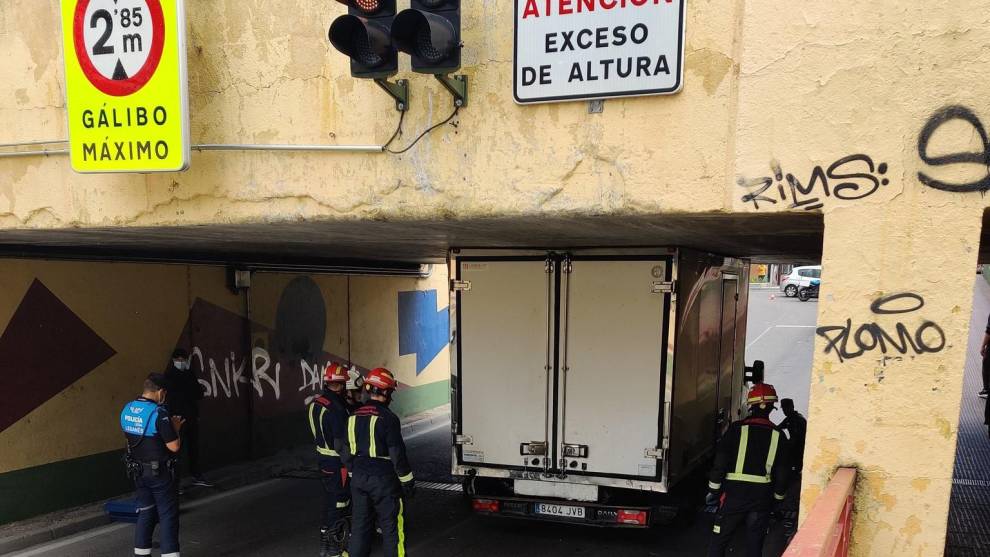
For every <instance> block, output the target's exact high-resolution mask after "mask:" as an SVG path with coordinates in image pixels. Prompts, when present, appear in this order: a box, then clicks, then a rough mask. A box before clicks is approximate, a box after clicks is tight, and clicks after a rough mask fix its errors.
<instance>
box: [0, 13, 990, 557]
mask: <svg viewBox="0 0 990 557" xmlns="http://www.w3.org/2000/svg"><path fill="white" fill-rule="evenodd" d="M688 4H689V16H688V20H687V29H688V31H687V38H688V39H687V46H688V50H687V59H686V83H685V88H684V90H683V92H681V93H680V94H679V95H676V96H673V97H664V98H643V99H630V100H614V101H608V102H607V103H606V106H605V111H604V113H603V114H600V115H589V114H587V108H586V106H585V105H584V104H583V103H572V104H561V105H546V106H536V107H518V106H516V105H514V104H513V103H512V101H511V72H512V70H511V68H512V60H511V56H512V50H511V48H512V47H511V36H512V34H511V26H512V14H511V9H512V5H511V2H495V1H490V0H484V1H477V2H470V3H465V43H466V47H465V53H464V60H465V68H464V73H466V74H468V75H469V76H470V77H471V80H472V101H471V102H472V104H471V106H470V107H469V108H468V109H466V110H465V111H463V113H462V114H461V115H460V117H459V119H458V122H457V124H458V125H457V127H453V126H446V127H444V128H443V129H442V130H441V131H438V132H437V133H436V134H434V135H432V136H430V137H429V138H427V139H426V140H424V142H423V143H422V144H421V145H419V146H417V148H416V149H415V150H413V151H411V152H410V153H409V154H407V155H404V156H401V157H393V156H386V155H382V156H376V155H342V156H335V155H304V154H284V153H283V154H266V153H246V154H236V153H210V154H194V156H193V162H192V169H191V170H190V171H189V172H187V173H183V174H176V175H164V176H163V175H156V176H137V175H134V176H112V177H108V176H99V177H83V176H77V175H74V174H72V173H71V171H70V170H69V169H68V161H67V160H66V159H64V158H57V157H54V158H47V159H46V158H39V159H18V160H3V161H0V226H3V227H39V228H45V227H56V226H69V225H73V226H89V225H132V224H133V225H160V224H198V223H214V222H220V223H227V222H247V221H266V220H284V219H289V220H296V219H310V220H318V219H350V218H358V219H368V218H413V219H415V218H438V217H444V218H446V217H470V216H484V215H499V216H504V215H513V214H521V213H529V214H534V213H535V214H539V213H562V212H569V213H574V214H588V213H600V212H615V213H633V212H645V213H656V214H659V213H667V212H678V211H684V212H708V211H734V212H762V211H804V210H807V209H812V210H816V211H822V212H824V213H825V223H826V240H825V246H824V254H825V255H824V260H823V265H824V268H825V287H824V291H823V293H822V294H823V297H822V299H821V302H820V319H819V321H820V325H822V326H824V327H826V329H823V330H822V333H823V334H822V336H820V337H819V339H818V344H817V346H816V350H817V354H816V359H815V364H814V370H813V386H812V392H811V415H810V418H811V431H810V434H809V448H808V459H807V462H808V468H807V470H806V476H805V495H804V503H805V504H804V508H805V509H808V508H809V506H810V504H811V503H813V502H814V500H815V499H816V497H817V495H818V494H819V493H820V491H821V489H822V488H823V486H824V485H825V483H826V482H827V479H828V477H829V476H830V474H831V472H832V470H833V469H834V468H835V466H838V465H855V466H858V467H859V468H860V470H861V472H862V475H861V481H860V484H859V487H858V492H857V495H858V498H857V502H858V505H859V511H858V513H857V515H856V526H855V530H854V550H855V553H856V554H858V555H932V554H938V553H940V552H941V549H942V546H943V539H944V531H945V520H946V508H947V504H948V493H949V485H950V480H951V470H952V466H951V459H952V455H953V448H954V444H955V433H956V429H955V423H956V417H957V415H958V406H959V395H960V389H961V370H962V363H963V351H964V349H965V346H964V344H965V338H966V335H965V334H964V329H965V327H966V325H967V323H968V319H969V313H970V309H969V300H968V293H969V290H968V288H960V285H962V284H968V280H969V279H970V278H971V273H972V270H973V267H974V265H975V262H976V252H977V247H978V242H979V227H980V218H981V216H982V214H983V211H984V208H985V206H986V201H985V199H984V198H983V197H982V196H980V195H979V194H978V193H975V192H976V191H986V189H987V186H988V185H990V184H985V183H978V184H975V185H974V187H972V188H970V189H971V190H973V191H970V192H969V193H960V192H947V191H942V190H939V189H935V188H932V187H930V186H928V185H926V184H925V183H923V181H922V180H921V179H920V178H919V175H918V173H919V171H921V172H925V173H926V174H929V175H932V176H936V177H937V178H938V179H939V180H941V181H943V182H949V183H955V184H959V183H965V182H972V181H977V180H981V179H984V178H986V176H987V172H986V160H987V156H986V152H987V146H986V145H985V143H986V140H985V139H984V138H982V137H981V133H980V131H982V130H983V124H982V123H980V124H979V128H977V127H976V122H975V119H971V121H969V122H968V123H967V122H964V121H961V120H954V121H948V122H945V123H944V124H943V125H941V126H940V127H939V128H938V130H937V131H936V132H935V133H934V134H933V135H932V136H931V137H930V142H929V144H930V150H929V154H931V155H947V154H952V153H964V152H972V153H975V155H974V156H973V157H971V159H972V160H973V161H974V162H977V163H982V164H971V165H959V164H955V165H950V166H941V167H937V168H935V167H932V166H931V165H928V164H924V163H923V161H922V156H921V155H920V154H919V149H918V141H919V136H920V135H921V134H922V130H923V129H924V128H925V126H926V124H927V123H928V122H930V121H933V120H932V118H935V120H934V122H935V123H939V122H943V120H944V116H945V115H944V114H943V115H942V119H939V118H940V117H939V116H938V114H939V113H938V111H939V110H940V109H941V108H943V107H945V106H947V105H961V106H966V107H968V108H969V109H971V110H972V112H973V114H974V115H975V118H979V119H982V120H983V121H984V122H986V121H990V103H988V102H987V101H986V95H985V91H984V86H983V84H984V82H985V78H984V76H985V75H987V73H988V71H987V70H988V69H990V53H988V51H987V49H986V46H985V45H987V44H990V31H988V29H990V26H988V25H987V23H988V21H987V19H988V18H990V15H987V14H990V10H988V9H987V8H988V7H990V2H987V1H985V0H956V1H953V2H947V1H943V2H934V3H932V2H929V3H909V2H903V1H897V0H879V1H874V2H865V3H864V2H857V1H854V0H834V1H832V2H825V3H823V2H818V3H811V2H797V3H794V2H791V3H788V4H787V6H786V8H784V7H782V4H781V3H780V2H773V1H771V0H749V1H747V2H742V1H741V0H736V1H732V2H724V1H723V2H715V1H704V0H697V1H694V0H692V1H691V2H689V3H688ZM339 13H342V7H341V6H339V5H338V4H337V3H334V2H295V1H291V0H267V1H261V0H247V1H244V0H225V1H218V2H212V3H195V2H189V30H190V42H189V56H190V94H191V102H192V124H193V137H194V141H196V142H207V141H209V142H285V143H289V142H305V143H314V142H328V143H335V142H339V143H369V142H375V141H382V140H384V139H385V138H387V137H388V136H389V135H390V134H391V131H392V129H393V126H394V122H395V119H396V114H395V113H394V111H393V110H392V109H391V102H390V101H389V100H388V99H387V98H385V97H384V96H383V95H382V94H381V93H379V92H378V91H377V89H376V88H375V86H374V85H372V84H370V83H367V82H360V81H355V80H352V79H351V78H350V77H349V76H348V73H347V69H346V61H345V60H344V59H343V58H342V57H341V56H338V55H336V54H332V53H331V52H330V49H329V46H328V45H327V43H326V40H325V30H326V28H327V26H328V25H329V23H330V21H331V20H332V19H333V17H335V16H336V15H337V14H339ZM56 22H57V1H56V0H43V1H39V0H9V1H7V2H5V3H4V4H3V6H2V7H0V52H4V53H5V55H4V56H3V57H2V59H0V73H2V74H3V75H5V76H7V77H8V79H7V80H4V81H3V82H0V122H2V123H3V124H4V125H3V126H0V142H6V141H14V140H27V139H40V138H44V139H47V138H57V137H64V131H65V122H64V109H63V106H62V104H63V101H62V85H61V59H60V56H61V54H60V48H59V45H58V43H57V41H54V40H53V39H52V37H54V36H56V32H55V29H56V25H57V23H56ZM403 77H410V75H409V74H408V72H404V73H403ZM413 77H414V79H413V86H414V89H413V95H414V97H413V99H414V100H413V107H412V110H411V111H410V113H409V117H408V118H407V124H406V134H405V137H404V138H403V139H404V140H408V139H410V138H411V137H412V136H414V135H415V132H416V131H418V130H420V129H423V128H424V127H425V126H426V125H428V124H429V123H431V122H435V121H438V120H439V119H441V118H442V117H444V116H446V114H447V112H448V109H449V106H450V104H449V103H450V101H449V98H448V97H447V95H446V94H445V93H443V92H442V91H441V89H440V87H439V85H436V84H434V83H433V82H431V81H430V80H428V79H424V78H423V77H421V76H413ZM403 143H404V141H403ZM849 157H851V158H849ZM778 168H779V169H780V179H779V180H778V179H776V177H775V169H778ZM788 173H789V174H791V175H793V179H788V177H787V174H788ZM739 180H741V182H742V185H739V183H738V181H739ZM792 181H793V182H794V184H795V189H794V190H791V182H792ZM826 182H827V184H828V186H827V189H826V185H825V184H826ZM778 183H780V184H781V185H780V187H778V185H777V184H778ZM798 183H799V184H800V189H798ZM764 186H766V189H765V190H763V189H761V188H763V187H764ZM795 191H797V193H798V195H796V196H795V194H794V193H793V192H795ZM745 196H748V197H745ZM795 197H797V199H795ZM792 205H793V206H792ZM369 280H370V279H369ZM351 286H352V288H354V287H355V286H356V285H355V283H354V282H352V285H351ZM898 294H909V296H908V297H901V298H899V299H897V300H895V301H894V302H890V303H888V304H882V303H881V304H879V306H880V307H879V309H880V312H879V313H878V312H876V311H873V310H871V307H870V306H871V304H873V303H874V302H876V301H877V300H882V298H884V297H889V296H892V295H898ZM353 295H354V296H357V297H361V296H363V294H362V286H357V287H356V288H354V294H353ZM922 299H923V300H924V306H923V307H918V308H917V309H915V310H913V311H907V310H910V309H911V308H913V307H915V306H919V305H920V301H921V300H922ZM390 303H391V302H389V304H390ZM891 304H893V305H891ZM438 305H443V302H442V301H440V302H438ZM362 307H369V308H370V307H375V308H377V309H376V310H373V311H370V312H369V313H367V314H363V315H358V314H354V313H351V318H352V320H353V321H354V322H355V324H356V325H355V326H356V327H370V326H372V325H373V324H374V322H375V319H378V318H380V312H381V311H387V310H388V308H387V307H386V305H385V304H384V302H382V304H381V305H380V306H378V305H376V304H373V303H372V304H368V305H366V306H362ZM420 307H422V306H420ZM884 311H887V313H884ZM890 311H900V313H889V312H890ZM386 319H392V318H391V317H387V318H386ZM847 319H848V320H849V321H848V322H847ZM927 322H931V323H934V324H935V326H936V327H937V328H936V327H933V326H932V325H925V323H927ZM847 323H849V325H847ZM864 323H866V324H872V323H876V327H874V326H872V325H870V326H869V327H867V328H866V329H863V330H864V331H865V332H864V333H862V335H863V336H862V337H860V340H861V343H862V344H863V345H864V348H860V346H859V345H858V343H857V339H856V336H855V334H856V332H857V331H858V330H860V325H861V324H864ZM898 324H901V325H902V326H903V330H904V331H907V333H905V334H907V335H908V337H902V336H901V333H899V329H898ZM389 326H391V325H389ZM832 327H835V328H832ZM846 327H850V329H849V331H848V332H846ZM922 327H923V329H922V331H921V335H920V336H919V335H918V334H917V333H918V330H919V328H922ZM880 329H882V330H883V331H885V332H886V333H887V334H889V335H890V338H891V340H886V339H885V338H884V339H883V341H884V342H886V343H887V354H886V355H887V356H892V357H894V358H893V359H884V358H883V353H882V352H881V350H880V348H879V342H880V339H881V338H882V337H883V335H882V334H881V332H880ZM939 333H941V334H939ZM943 336H944V339H945V343H944V346H941V340H940V339H941V338H942V337H943ZM833 341H834V342H833ZM334 342H336V341H334ZM874 342H876V343H877V344H878V346H877V347H872V343H874ZM895 342H896V343H899V344H900V345H901V346H902V347H903V353H901V352H902V350H898V349H897V348H896V347H894V346H893V343H895ZM906 343H913V345H911V344H906ZM926 347H927V348H926ZM352 350H354V351H355V353H358V352H364V353H366V354H369V355H375V354H378V353H379V351H380V350H381V348H380V347H377V346H374V345H371V344H369V345H362V344H361V342H356V343H355V342H352ZM840 356H841V358H840ZM441 357H442V356H441ZM389 358H390V360H389V361H393V359H394V358H396V357H395V356H394V355H393V356H389ZM402 358H406V359H409V358H413V357H412V356H402ZM898 358H900V359H898ZM398 361H399V362H400V363H401V362H403V361H404V360H402V359H401V358H400V359H399V360H398ZM431 365H437V364H435V363H434V364H431ZM419 371H420V372H421V374H423V375H425V376H427V377H431V378H432V377H433V374H434V371H433V370H432V369H431V368H430V367H427V368H426V369H425V370H419ZM403 377H407V378H412V377H415V373H413V374H412V375H410V372H409V371H403V370H400V379H402V378H403ZM403 380H406V379H403Z"/></svg>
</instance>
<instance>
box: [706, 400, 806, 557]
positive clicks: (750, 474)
mask: <svg viewBox="0 0 990 557" xmlns="http://www.w3.org/2000/svg"><path fill="white" fill-rule="evenodd" d="M776 402H777V391H776V390H775V389H774V388H773V385H768V384H765V383H760V384H757V385H754V386H753V388H752V390H750V391H749V395H748V396H747V404H749V407H750V414H749V417H747V418H746V419H745V420H741V421H738V422H735V423H733V424H732V425H731V426H730V427H729V430H728V431H726V432H725V435H724V436H723V437H722V439H721V440H720V441H719V444H718V449H717V451H716V455H715V463H714V465H713V466H712V470H711V474H709V476H708V480H709V481H708V489H709V493H708V498H707V503H708V504H709V505H718V510H717V514H716V516H715V525H714V527H713V528H712V533H713V535H712V541H711V545H710V546H709V549H708V555H709V557H723V556H724V555H725V551H726V549H727V548H728V546H729V543H731V541H732V534H733V533H734V532H735V531H736V529H738V528H739V527H740V526H744V527H745V528H746V556H747V557H760V556H761V555H762V554H763V541H764V539H765V538H766V536H767V530H768V528H769V524H770V512H771V510H773V507H774V505H775V504H777V503H779V502H780V501H783V500H784V497H785V495H786V493H787V484H788V476H789V473H790V469H791V465H790V448H789V447H788V444H787V438H786V437H785V436H784V434H783V433H782V432H781V431H780V430H779V429H778V428H777V426H775V425H774V424H773V422H771V421H770V413H771V412H772V411H773V408H774V404H775V403H776Z"/></svg>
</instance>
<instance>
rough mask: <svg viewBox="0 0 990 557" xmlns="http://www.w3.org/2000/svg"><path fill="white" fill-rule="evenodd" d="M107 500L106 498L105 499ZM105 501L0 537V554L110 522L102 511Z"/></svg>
mask: <svg viewBox="0 0 990 557" xmlns="http://www.w3.org/2000/svg"><path fill="white" fill-rule="evenodd" d="M109 500H110V499H107V501H109ZM105 502H106V501H100V502H99V503H98V506H97V508H96V509H92V508H91V509H90V510H88V511H86V512H83V513H81V514H80V515H79V516H76V517H72V518H69V519H61V520H53V521H52V522H50V523H48V524H46V525H45V526H43V527H40V528H35V529H32V530H30V531H27V532H24V533H22V534H14V535H12V536H7V537H5V538H3V539H0V555H6V554H8V553H13V552H14V551H20V550H22V549H28V548H30V547H34V546H36V545H41V544H43V543H48V542H52V541H55V540H57V539H59V538H65V537H68V536H71V535H73V534H78V533H79V532H85V531H86V530H92V529H94V528H99V527H100V526H106V525H108V524H110V523H111V522H110V517H109V516H107V515H106V513H104V512H103V503H105ZM87 507H92V505H87Z"/></svg>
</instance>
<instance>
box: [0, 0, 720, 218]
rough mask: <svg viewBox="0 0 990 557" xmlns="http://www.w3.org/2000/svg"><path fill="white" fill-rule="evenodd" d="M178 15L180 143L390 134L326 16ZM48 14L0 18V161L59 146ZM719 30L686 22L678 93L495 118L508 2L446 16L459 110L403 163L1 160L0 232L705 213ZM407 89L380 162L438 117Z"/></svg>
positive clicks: (278, 157)
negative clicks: (184, 109) (73, 166)
mask: <svg viewBox="0 0 990 557" xmlns="http://www.w3.org/2000/svg"><path fill="white" fill-rule="evenodd" d="M186 4H187V12H188V21H189V23H188V30H189V39H188V51H189V83H190V85H189V87H190V91H189V96H190V104H191V121H192V124H191V125H192V137H193V142H194V143H342V144H346V143H352V144H353V143H359V144H369V143H381V142H384V141H385V140H386V139H388V137H389V136H390V135H391V134H392V132H393V130H394V129H395V125H396V123H397V120H398V113H397V112H396V111H395V110H394V103H393V102H392V101H391V100H390V99H389V98H388V97H387V96H385V95H384V94H383V93H382V92H381V91H380V90H379V89H378V88H377V87H376V86H375V85H374V84H373V83H371V82H370V81H368V80H354V79H352V78H351V77H350V74H349V71H348V65H347V64H348V62H347V60H346V59H345V58H344V57H343V56H341V55H338V54H337V53H336V51H333V52H332V53H331V47H330V45H329V42H328V41H327V39H326V33H327V28H328V27H329V25H330V23H331V21H333V19H334V18H335V17H336V16H338V15H340V14H342V13H344V11H345V8H344V6H342V5H340V4H338V3H336V2H298V1H296V0H222V1H216V2H206V3H204V2H192V1H188V2H186ZM57 6H58V0H9V1H7V2H4V4H3V7H2V8H0V51H2V52H5V53H6V55H5V56H4V59H3V60H0V72H3V74H4V75H10V76H13V79H11V80H9V81H7V82H5V83H2V84H0V99H2V100H0V121H2V122H4V123H5V124H6V125H5V126H4V127H3V129H0V143H3V142H7V141H14V140H22V139H37V138H42V139H48V138H64V137H65V134H66V131H65V130H66V126H65V116H64V101H63V98H62V97H63V87H62V81H63V79H62V69H61V68H62V57H61V52H60V49H59V44H58V41H57V40H56V39H55V37H57V30H58V19H57V14H58V8H57ZM733 20H734V10H733V9H731V8H730V9H726V6H725V5H724V4H723V3H718V2H695V3H693V4H692V8H691V10H690V13H689V17H688V21H687V25H688V28H689V29H691V32H690V35H689V41H688V54H687V64H688V68H689V70H688V72H687V76H686V84H685V88H686V89H685V90H686V91H691V94H683V95H676V96H672V97H668V98H663V99H656V98H653V99H640V100H629V101H616V102H609V103H607V107H606V109H605V112H604V113H603V114H599V115H589V114H588V110H587V105H586V104H585V103H571V104H551V105H543V106H536V107H530V108H526V109H523V108H520V107H519V106H517V105H515V104H514V103H513V101H512V95H511V75H512V43H511V40H510V39H511V37H512V22H513V16H512V3H511V2H466V3H465V8H464V26H465V34H464V42H465V49H464V70H463V73H465V74H466V75H468V76H469V77H470V79H471V88H472V90H471V99H472V100H471V106H470V107H469V108H468V109H466V110H464V111H462V113H461V115H460V116H459V122H460V123H459V126H458V128H456V129H455V128H453V127H451V126H446V127H444V128H443V129H442V130H439V131H437V132H435V133H434V134H433V135H431V136H430V137H428V138H426V139H425V140H424V141H423V142H422V143H421V144H420V145H418V146H417V147H416V149H414V150H413V151H410V152H409V153H408V154H406V155H403V156H391V155H366V154H364V155H327V154H298V153H297V154H291V153H202V154H200V153H194V154H193V159H192V167H191V169H190V170H189V171H188V172H186V173H182V174H171V175H117V176H80V175H76V174H74V173H72V171H71V170H70V168H69V164H68V161H67V160H65V158H64V157H63V158H55V159H29V160H18V159H14V160H4V161H2V162H0V176H3V177H4V178H5V179H4V180H0V184H3V185H0V226H4V227H24V226H27V227H46V226H66V225H70V224H79V225H93V224H108V225H156V224H163V223H224V222H241V221H243V220H245V219H248V220H268V219H282V218H303V217H308V218H317V219H325V218H335V217H339V216H349V217H355V216H356V217H372V216H402V217H405V218H409V217H443V216H447V215H451V214H456V215H457V216H471V215H474V216H487V215H502V214H506V213H521V212H532V211H537V210H545V211H571V210H594V211H596V212H601V211H637V212H651V211H658V210H681V211H694V210H697V209H698V208H699V207H704V208H706V209H708V210H718V209H720V208H721V207H722V205H723V203H724V190H723V187H722V185H723V184H724V183H726V182H727V181H728V180H729V172H730V167H729V166H728V165H727V164H726V154H727V150H728V149H729V145H730V143H729V141H730V138H731V136H732V134H731V133H730V125H729V122H731V118H732V114H731V109H732V102H731V88H732V83H733V82H732V80H731V74H732V60H731V52H732V40H733V31H732V30H733V28H734V24H733ZM404 64H408V60H407V61H405V62H404ZM404 67H405V68H408V66H407V65H406V66H404ZM406 77H409V76H408V75H407V76H406ZM412 86H413V96H412V107H411V110H410V111H409V113H408V115H407V117H406V122H405V131H406V133H405V135H404V136H403V137H402V138H401V139H400V141H399V143H400V144H405V143H406V142H408V141H410V140H411V139H412V138H414V137H415V136H416V135H418V133H419V131H420V130H422V129H424V128H426V127H427V126H429V125H430V124H432V123H435V122H438V121H439V120H441V119H442V118H444V117H446V116H447V115H448V114H449V113H450V111H451V110H452V108H453V107H452V104H451V99H450V96H449V94H448V93H447V92H446V91H445V90H444V89H443V88H442V86H441V85H440V84H439V83H437V82H435V81H434V80H433V79H430V78H429V77H428V76H422V75H420V76H415V78H414V79H413V83H412ZM661 138H662V140H660V139H661ZM658 140H660V141H659V143H658ZM481 145H483V146H484V147H483V148H479V146H481ZM507 160H511V161H512V164H509V165H507V164H506V161H507ZM42 183H43V184H45V185H46V187H45V188H44V190H39V188H38V184H42ZM688 184H690V187H686V186H687V185H688Z"/></svg>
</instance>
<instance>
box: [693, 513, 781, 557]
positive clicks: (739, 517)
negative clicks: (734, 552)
mask: <svg viewBox="0 0 990 557" xmlns="http://www.w3.org/2000/svg"><path fill="white" fill-rule="evenodd" d="M740 526H744V527H745V528H746V557H761V556H762V555H763V541H764V540H765V539H766V537H767V529H768V528H769V527H770V511H749V512H740V513H731V514H723V513H721V512H720V513H718V514H717V515H716V516H715V525H714V526H713V527H712V543H711V545H710V546H709V547H708V557H724V555H725V552H726V550H727V549H728V548H729V545H731V544H732V535H733V534H734V533H735V532H736V530H738V529H739V527H740Z"/></svg>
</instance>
